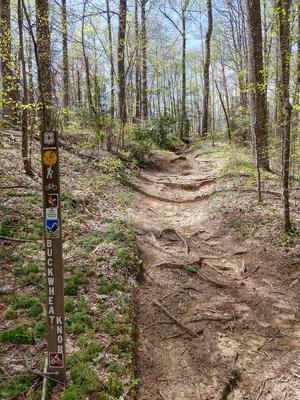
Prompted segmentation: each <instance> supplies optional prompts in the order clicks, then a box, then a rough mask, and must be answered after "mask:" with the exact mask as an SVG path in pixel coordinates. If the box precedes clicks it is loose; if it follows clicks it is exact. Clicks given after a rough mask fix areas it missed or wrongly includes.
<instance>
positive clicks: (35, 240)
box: [0, 236, 42, 242]
mask: <svg viewBox="0 0 300 400" xmlns="http://www.w3.org/2000/svg"><path fill="white" fill-rule="evenodd" d="M0 240H10V241H12V242H41V241H42V239H19V238H14V237H9V236H0Z"/></svg>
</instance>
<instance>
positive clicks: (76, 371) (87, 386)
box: [71, 363, 103, 393]
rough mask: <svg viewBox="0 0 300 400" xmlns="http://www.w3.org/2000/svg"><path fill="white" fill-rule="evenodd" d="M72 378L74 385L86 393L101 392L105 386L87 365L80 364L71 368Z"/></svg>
mask: <svg viewBox="0 0 300 400" xmlns="http://www.w3.org/2000/svg"><path fill="white" fill-rule="evenodd" d="M71 377H72V380H73V382H74V384H75V385H76V386H77V387H80V388H81V390H82V391H83V392H84V393H89V392H95V391H99V390H101V388H102V387H103V385H102V384H101V382H100V381H99V379H98V377H97V376H96V374H95V373H94V372H93V371H92V370H91V368H90V367H89V366H88V365H87V364H85V363H79V364H77V365H75V366H73V367H72V368H71Z"/></svg>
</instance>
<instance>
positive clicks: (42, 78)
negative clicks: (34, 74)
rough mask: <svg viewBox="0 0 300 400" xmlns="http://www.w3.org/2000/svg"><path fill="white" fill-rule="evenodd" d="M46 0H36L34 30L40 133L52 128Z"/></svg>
mask: <svg viewBox="0 0 300 400" xmlns="http://www.w3.org/2000/svg"><path fill="white" fill-rule="evenodd" d="M48 15H49V10H48V1H47V0H36V30H37V48H36V56H37V68H38V83H39V97H40V102H41V103H42V123H41V133H43V132H51V131H53V130H54V120H53V114H52V113H53V97H52V71H51V45H50V29H49V23H48Z"/></svg>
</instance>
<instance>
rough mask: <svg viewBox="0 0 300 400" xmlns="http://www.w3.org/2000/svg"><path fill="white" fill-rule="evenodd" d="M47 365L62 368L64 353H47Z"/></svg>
mask: <svg viewBox="0 0 300 400" xmlns="http://www.w3.org/2000/svg"><path fill="white" fill-rule="evenodd" d="M49 366H50V367H56V368H63V367H64V355H63V354H62V353H49Z"/></svg>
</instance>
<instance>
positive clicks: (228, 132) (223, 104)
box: [215, 81, 231, 143]
mask: <svg viewBox="0 0 300 400" xmlns="http://www.w3.org/2000/svg"><path fill="white" fill-rule="evenodd" d="M215 84H216V89H217V92H218V96H219V99H220V103H221V106H222V109H223V112H224V115H225V119H226V125H227V135H228V141H229V143H230V142H231V127H230V120H229V116H228V112H227V110H226V107H225V103H224V101H223V99H222V95H221V92H220V89H219V86H218V84H217V81H215Z"/></svg>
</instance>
